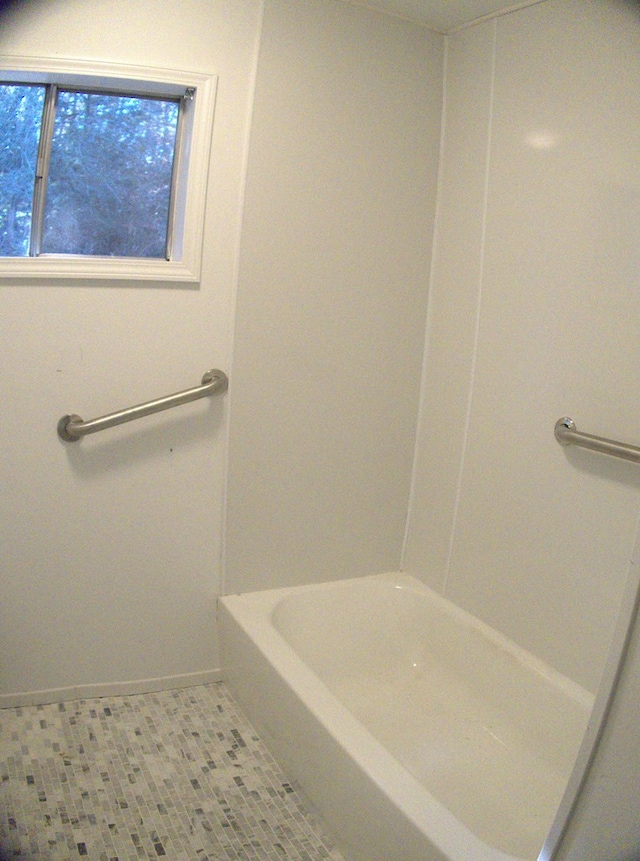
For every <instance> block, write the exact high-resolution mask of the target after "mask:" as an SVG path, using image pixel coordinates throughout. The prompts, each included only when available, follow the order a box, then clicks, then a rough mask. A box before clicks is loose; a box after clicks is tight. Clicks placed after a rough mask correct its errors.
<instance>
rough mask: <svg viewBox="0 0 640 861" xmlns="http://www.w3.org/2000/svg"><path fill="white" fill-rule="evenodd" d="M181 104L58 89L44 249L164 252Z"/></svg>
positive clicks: (140, 254) (53, 251) (99, 252)
mask: <svg viewBox="0 0 640 861" xmlns="http://www.w3.org/2000/svg"><path fill="white" fill-rule="evenodd" d="M178 113H179V110H178V101H177V100H173V101H172V100H165V99H147V98H134V97H130V96H115V95H105V94H104V93H86V92H76V91H66V90H60V91H59V93H58V104H57V109H56V118H55V124H54V130H53V141H52V146H51V163H50V167H49V182H48V186H47V196H46V203H45V213H44V231H43V238H42V253H45V254H47V253H48V254H90V255H99V256H109V257H164V256H165V252H166V234H167V219H168V213H169V201H170V194H171V175H172V167H173V156H174V150H175V140H176V128H177V123H178Z"/></svg>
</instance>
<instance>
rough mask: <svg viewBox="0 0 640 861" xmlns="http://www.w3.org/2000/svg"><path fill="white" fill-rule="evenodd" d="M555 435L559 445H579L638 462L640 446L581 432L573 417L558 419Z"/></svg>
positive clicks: (639, 461)
mask: <svg viewBox="0 0 640 861" xmlns="http://www.w3.org/2000/svg"><path fill="white" fill-rule="evenodd" d="M554 432H555V437H556V439H557V440H558V442H559V443H560V444H561V445H579V446H580V447H581V448H588V449H591V451H599V452H602V454H610V455H611V456H612V457H621V458H623V459H624V460H631V461H633V462H634V463H640V448H638V447H637V446H635V445H627V444H626V443H624V442H617V441H616V440H614V439H607V438H606V437H603V436H593V435H592V434H590V433H582V431H579V430H578V429H577V428H576V425H575V422H574V421H573V419H570V418H568V417H567V416H565V417H564V418H561V419H558V421H557V422H556V424H555V429H554Z"/></svg>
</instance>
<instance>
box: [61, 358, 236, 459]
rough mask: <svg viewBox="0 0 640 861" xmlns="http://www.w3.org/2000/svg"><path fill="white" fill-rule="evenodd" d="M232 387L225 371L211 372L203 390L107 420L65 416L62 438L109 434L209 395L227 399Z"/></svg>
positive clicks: (198, 388)
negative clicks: (145, 417)
mask: <svg viewBox="0 0 640 861" xmlns="http://www.w3.org/2000/svg"><path fill="white" fill-rule="evenodd" d="M228 387H229V379H228V377H227V375H226V374H225V373H224V371H218V370H212V371H207V373H206V374H205V375H204V376H203V377H202V383H201V385H199V386H195V387H194V388H192V389H185V390H184V391H182V392H176V393H175V394H173V395H167V396H166V397H164V398H157V399H156V400H155V401H147V402H146V403H144V404H138V405H137V406H135V407H129V408H128V409H126V410H119V411H118V412H117V413H109V414H108V415H106V416H99V418H97V419H90V420H89V421H86V422H85V421H83V419H81V418H80V416H77V415H68V416H62V418H61V419H60V421H59V422H58V436H59V437H60V439H63V440H65V442H76V441H77V440H79V439H80V437H83V436H86V435H87V434H90V433H97V431H101V430H106V429H107V428H112V427H115V425H121V424H124V423H125V422H130V421H133V420H134V419H141V418H143V416H149V415H151V414H152V413H159V412H161V410H168V409H170V408H171V407H179V406H180V405H181V404H188V403H190V401H197V400H198V399H199V398H206V397H208V396H209V395H223V394H224V393H225V392H226V391H227V389H228Z"/></svg>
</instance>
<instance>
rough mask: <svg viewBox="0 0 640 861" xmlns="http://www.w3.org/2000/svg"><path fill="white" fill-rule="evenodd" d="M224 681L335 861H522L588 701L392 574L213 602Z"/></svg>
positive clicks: (531, 853)
mask: <svg viewBox="0 0 640 861" xmlns="http://www.w3.org/2000/svg"><path fill="white" fill-rule="evenodd" d="M219 622H220V630H221V638H222V647H223V662H224V678H225V680H226V681H227V684H228V685H229V687H230V689H231V691H232V693H233V694H234V695H235V696H236V697H237V699H238V700H239V702H240V704H241V706H242V707H243V708H244V710H245V711H246V713H247V716H248V717H249V719H250V720H251V721H252V723H253V724H254V726H255V727H256V729H257V730H258V732H260V733H261V735H262V736H263V738H264V741H265V742H266V743H267V745H268V746H270V747H271V750H272V753H273V754H274V756H275V757H276V758H277V759H278V760H279V761H280V763H281V764H282V766H283V768H284V769H285V770H286V771H287V772H288V774H289V776H290V777H291V778H292V779H294V780H295V781H296V782H297V784H298V785H299V786H300V788H301V790H302V792H303V794H304V795H305V796H306V798H307V800H308V801H309V803H310V805H311V806H312V808H314V809H315V811H316V813H317V814H318V815H319V817H320V818H321V820H322V821H323V824H324V825H325V827H327V828H328V830H329V832H330V833H331V834H332V836H333V837H334V839H335V840H336V843H337V845H338V846H339V848H340V849H341V850H342V852H343V854H344V856H345V858H346V859H348V861H514V859H526V861H535V859H536V858H537V857H538V853H539V852H540V850H541V848H542V844H543V843H544V840H545V838H546V836H547V833H548V831H549V829H550V826H551V824H552V821H553V818H554V815H555V812H556V810H557V808H558V805H559V803H560V799H561V797H562V794H563V791H564V789H565V787H566V785H567V781H568V778H569V775H570V773H571V770H572V767H573V765H574V762H575V760H576V756H577V753H578V749H579V746H580V743H581V740H582V738H583V735H584V733H585V729H586V726H587V722H588V718H589V715H590V713H591V709H592V706H593V696H592V695H591V694H590V693H588V692H587V691H585V690H584V689H582V688H580V687H579V686H578V685H576V684H575V683H573V682H572V681H570V680H569V679H567V678H565V677H564V676H562V675H560V674H559V673H558V672H556V671H555V670H553V669H552V668H550V667H549V666H547V665H546V664H544V663H542V662H541V661H540V660H539V659H537V658H536V657H535V656H534V655H532V654H530V653H528V652H526V651H525V650H523V649H522V648H520V647H518V646H517V645H515V644H514V643H513V642H511V641H509V640H508V639H506V638H505V637H504V636H502V635H501V634H499V633H498V632H497V631H495V630H493V629H492V628H490V627H488V626H487V625H485V624H483V623H482V622H481V621H479V620H478V619H476V618H475V617H473V616H471V615H469V614H468V613H466V612H464V611H463V610H461V609H460V608H459V607H457V606H455V605H454V604H452V603H451V602H449V601H447V600H445V599H443V598H442V597H440V596H439V595H438V594H436V593H435V592H433V591H432V590H430V589H428V588H427V587H425V586H424V585H422V584H421V583H420V582H419V581H418V580H416V579H415V578H413V577H410V576H408V575H406V574H399V573H393V574H383V575H375V576H371V577H362V578H357V579H352V580H341V581H336V582H331V583H323V584H319V585H311V586H301V587H293V588H285V589H275V590H268V591H263V592H253V593H248V594H244V595H231V596H226V597H223V598H221V599H220V601H219Z"/></svg>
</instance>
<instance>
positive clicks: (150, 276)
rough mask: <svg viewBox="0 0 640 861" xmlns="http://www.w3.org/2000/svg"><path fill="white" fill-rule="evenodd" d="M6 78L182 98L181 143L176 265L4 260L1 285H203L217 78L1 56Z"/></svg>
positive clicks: (62, 258)
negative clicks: (95, 282)
mask: <svg viewBox="0 0 640 861" xmlns="http://www.w3.org/2000/svg"><path fill="white" fill-rule="evenodd" d="M0 79H2V81H4V82H7V83H16V84H18V83H24V84H32V83H33V84H36V83H38V84H58V85H60V86H63V87H72V88H77V89H82V88H83V87H86V88H93V89H95V88H100V89H106V88H108V89H109V90H112V91H114V92H116V93H117V92H123V93H128V94H131V95H147V96H156V97H159V98H162V97H171V98H175V97H182V96H184V94H185V91H193V98H190V99H189V98H188V99H186V100H185V101H184V118H183V129H182V134H181V140H180V142H179V144H177V146H176V153H175V158H176V159H177V167H176V170H175V172H174V176H175V179H176V183H177V186H176V190H175V193H174V195H173V201H174V207H173V230H172V244H171V249H170V259H169V260H165V259H162V258H141V257H92V256H88V255H67V254H65V255H56V254H44V255H41V256H38V257H0V284H1V283H3V282H9V283H11V282H13V281H15V279H25V280H29V281H41V280H51V279H66V280H73V281H75V280H78V279H83V280H94V279H96V280H100V281H102V280H105V279H112V280H126V281H136V282H144V281H149V282H152V283H156V282H162V281H164V282H168V283H172V282H185V283H197V282H199V281H200V275H201V262H202V244H203V235H204V216H205V206H206V192H207V181H208V173H209V156H210V148H211V138H212V128H213V114H214V108H215V96H216V89H217V76H215V75H205V74H200V73H195V72H184V71H177V70H173V69H158V68H152V67H143V66H130V65H122V64H113V63H96V62H85V61H76V60H59V59H53V58H25V57H7V56H5V57H0Z"/></svg>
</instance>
